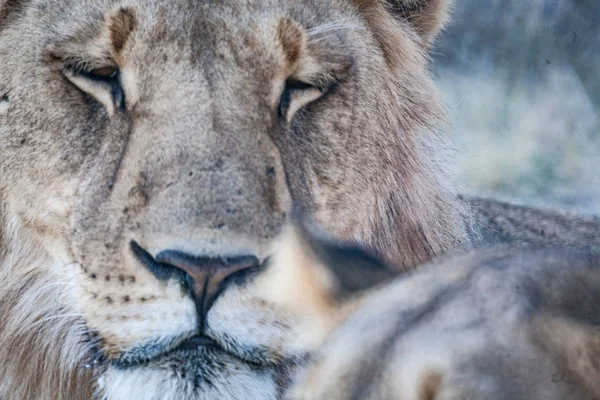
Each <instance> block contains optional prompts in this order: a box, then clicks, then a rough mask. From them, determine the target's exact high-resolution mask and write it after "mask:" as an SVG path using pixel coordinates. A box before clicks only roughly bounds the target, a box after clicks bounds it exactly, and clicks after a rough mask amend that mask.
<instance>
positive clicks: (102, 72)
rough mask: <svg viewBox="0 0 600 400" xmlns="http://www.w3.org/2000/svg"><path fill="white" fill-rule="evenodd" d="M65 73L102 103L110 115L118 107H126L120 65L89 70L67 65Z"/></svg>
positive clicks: (122, 108) (121, 108)
mask: <svg viewBox="0 0 600 400" xmlns="http://www.w3.org/2000/svg"><path fill="white" fill-rule="evenodd" d="M64 75H65V76H66V77H67V79H69V80H70V81H71V83H73V84H74V85H75V86H76V87H77V88H79V89H80V90H81V91H83V92H84V93H86V94H88V95H90V96H92V97H94V98H95V99H96V100H98V101H99V102H100V103H102V104H103V105H104V106H105V107H106V110H107V111H108V113H109V114H110V115H112V114H114V112H115V110H116V109H120V110H124V109H125V105H126V104H125V92H124V90H123V86H122V84H121V72H120V70H119V68H118V67H116V66H113V65H107V66H102V67H98V68H93V69H89V70H88V69H82V68H76V67H71V66H67V68H65V70H64Z"/></svg>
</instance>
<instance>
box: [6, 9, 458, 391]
mask: <svg viewBox="0 0 600 400" xmlns="http://www.w3.org/2000/svg"><path fill="white" fill-rule="evenodd" d="M446 3H447V2H446V1H444V0H429V1H426V0H393V1H392V0H389V1H384V0H336V1H331V0H305V1H283V0H245V1H239V0H222V1H188V2H184V1H180V2H172V1H168V0H148V1H134V0H131V1H109V0H60V1H51V2H50V1H44V0H1V1H0V66H1V68H0V143H1V150H0V244H1V245H0V257H1V258H0V310H1V311H0V313H1V314H0V316H1V322H0V343H2V346H1V348H0V363H2V365H3V368H2V369H1V370H0V382H2V384H0V397H1V398H11V399H12V398H14V399H29V398H77V399H79V398H84V396H88V395H89V393H91V392H92V391H95V392H96V393H99V394H100V395H101V396H104V397H106V398H108V399H128V400H133V399H153V398H156V399H183V398H185V399H228V398H232V399H233V398H238V399H239V398H248V399H255V398H265V399H270V398H275V397H276V396H277V394H278V390H279V389H278V388H279V387H280V383H281V381H283V380H285V377H286V371H287V368H288V366H290V365H293V364H294V363H295V362H297V361H298V360H300V359H302V358H303V356H304V352H305V350H306V349H302V348H295V347H294V346H292V345H290V343H292V342H294V341H293V340H292V339H293V338H294V335H296V334H297V332H296V331H295V330H294V326H295V325H294V319H293V318H292V317H291V316H289V315H287V314H286V313H284V312H281V311H278V309H277V308H276V307H274V306H272V305H271V304H269V303H268V302H267V301H265V300H264V299H263V298H262V297H261V293H260V290H259V287H258V286H257V285H255V284H254V280H255V277H256V276H257V275H260V273H261V271H262V269H263V268H264V264H265V263H264V261H265V260H266V259H268V257H269V255H270V250H269V249H270V245H271V241H272V239H273V238H275V237H276V236H277V235H278V233H279V230H280V227H281V226H282V224H283V223H284V221H285V220H286V214H287V213H288V212H289V210H290V209H291V207H292V205H294V207H297V208H299V209H301V210H302V212H305V213H308V214H310V215H312V217H313V218H314V219H315V220H317V221H318V222H319V224H321V225H322V226H324V227H325V228H326V229H327V230H328V231H329V232H332V233H333V234H335V235H337V236H339V237H340V238H343V239H346V240H352V241H356V242H360V243H362V244H363V245H365V246H367V247H369V248H370V249H372V250H373V251H374V252H376V253H377V254H379V255H380V256H382V257H384V258H385V259H386V260H389V261H391V262H393V263H394V265H399V266H402V267H404V268H409V267H410V266H413V265H415V264H417V263H419V262H422V261H424V260H427V259H429V258H431V257H432V256H434V255H436V254H439V253H443V252H445V251H447V250H449V249H452V248H455V247H457V246H460V245H461V244H463V243H464V242H465V241H466V239H465V231H464V227H463V221H462V212H461V206H460V204H459V202H458V201H457V200H456V198H455V197H454V195H453V194H452V193H451V191H450V190H449V189H448V188H447V187H446V185H447V179H446V177H445V167H446V166H445V164H444V162H443V158H444V157H443V155H444V154H443V153H444V151H445V145H444V140H442V138H441V137H440V135H439V134H438V132H437V128H438V126H439V123H440V121H441V120H442V119H443V112H442V111H441V109H440V106H439V104H438V103H437V100H436V94H435V90H434V89H433V87H432V83H431V81H430V78H429V77H428V73H427V57H426V54H427V50H428V48H429V46H430V45H431V42H432V40H433V39H434V37H435V35H436V34H437V32H438V30H439V29H440V27H441V26H442V24H443V22H444V20H445V18H446V8H447V4H446ZM86 366H87V368H85V367H86ZM69 396H70V397H69Z"/></svg>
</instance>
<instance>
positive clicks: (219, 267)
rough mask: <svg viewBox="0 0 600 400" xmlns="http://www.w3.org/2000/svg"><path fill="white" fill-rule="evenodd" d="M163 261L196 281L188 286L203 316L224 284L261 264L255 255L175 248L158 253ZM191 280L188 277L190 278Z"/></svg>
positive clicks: (159, 258)
mask: <svg viewBox="0 0 600 400" xmlns="http://www.w3.org/2000/svg"><path fill="white" fill-rule="evenodd" d="M156 262H157V263H159V264H160V265H169V266H172V267H174V268H176V269H178V270H179V271H182V272H184V273H185V274H186V275H187V276H188V277H189V278H191V280H192V281H193V283H191V284H190V285H189V286H191V287H190V289H191V291H192V295H193V297H194V300H195V302H196V309H197V311H198V315H199V316H200V319H201V326H202V325H203V324H204V323H205V317H206V314H207V312H208V310H209V309H210V307H211V306H212V304H213V303H214V301H215V300H216V298H217V297H218V296H219V295H220V294H221V292H222V291H223V289H224V288H225V286H226V285H227V284H228V283H229V282H231V281H232V279H231V278H233V277H234V276H237V275H238V274H240V273H242V272H245V271H250V270H253V269H256V268H258V267H260V261H259V260H258V258H257V257H255V256H234V257H198V256H192V255H189V254H186V253H182V252H179V251H174V250H166V251H163V252H161V253H159V254H158V255H157V256H156ZM188 282H189V281H188Z"/></svg>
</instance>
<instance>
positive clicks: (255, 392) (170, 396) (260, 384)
mask: <svg viewBox="0 0 600 400" xmlns="http://www.w3.org/2000/svg"><path fill="white" fill-rule="evenodd" d="M98 384H99V388H100V390H101V392H103V394H104V396H103V399H104V400H275V399H277V397H278V395H277V388H276V385H275V381H274V377H273V375H272V373H270V372H256V371H252V370H251V369H250V368H249V367H245V366H241V365H236V366H235V368H234V367H233V366H232V369H231V370H230V371H229V373H226V374H220V375H219V378H218V380H213V381H212V382H211V383H210V384H208V383H203V382H201V384H200V386H198V385H197V384H195V383H194V380H193V379H183V378H182V377H181V376H179V375H178V374H177V372H176V371H174V370H169V368H168V367H164V368H161V367H158V368H150V367H147V368H136V369H132V370H117V369H113V368H111V369H109V370H108V371H107V372H106V373H105V374H104V376H103V377H101V378H100V379H99V382H98Z"/></svg>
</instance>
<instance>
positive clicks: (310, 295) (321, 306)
mask: <svg viewBox="0 0 600 400" xmlns="http://www.w3.org/2000/svg"><path fill="white" fill-rule="evenodd" d="M396 275H397V271H396V270H395V269H393V268H391V267H388V266H387V265H386V264H385V263H383V262H382V261H380V260H379V259H377V258H376V257H374V256H372V255H371V254H369V253H368V252H367V251H365V250H364V249H362V248H360V247H359V246H354V245H347V244H343V243H340V242H337V241H335V240H332V239H331V238H329V237H328V236H327V235H326V234H325V233H324V232H321V231H319V230H318V229H317V228H316V227H314V226H312V225H308V224H305V223H303V222H298V221H297V222H296V223H295V224H293V225H290V226H289V227H287V229H286V230H285V231H284V233H283V235H282V237H281V239H280V240H279V242H278V244H277V245H276V246H275V249H274V254H273V256H272V258H271V261H270V262H269V263H268V267H267V270H266V271H265V272H264V274H263V275H262V276H261V282H262V283H261V284H262V285H263V288H262V290H261V293H262V294H263V295H265V296H266V297H267V298H268V299H269V300H271V301H272V302H273V303H276V304H279V305H281V306H282V307H284V308H287V309H293V310H294V311H295V312H297V313H300V314H305V315H321V316H324V315H327V314H328V313H330V312H335V310H336V309H337V308H338V307H339V306H341V305H342V304H344V303H345V302H346V300H348V299H350V298H353V297H354V296H356V295H357V294H359V293H361V292H364V291H366V290H368V289H371V288H373V287H375V286H377V285H380V284H383V283H385V282H388V281H390V280H392V279H393V278H394V277H395V276H396Z"/></svg>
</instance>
